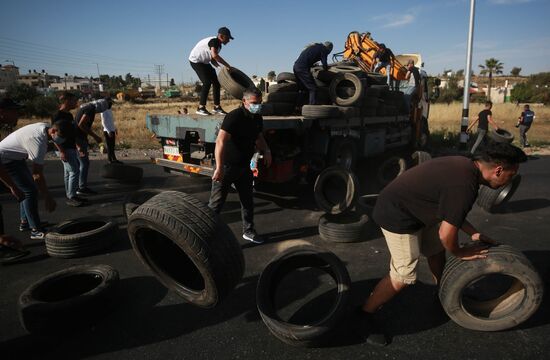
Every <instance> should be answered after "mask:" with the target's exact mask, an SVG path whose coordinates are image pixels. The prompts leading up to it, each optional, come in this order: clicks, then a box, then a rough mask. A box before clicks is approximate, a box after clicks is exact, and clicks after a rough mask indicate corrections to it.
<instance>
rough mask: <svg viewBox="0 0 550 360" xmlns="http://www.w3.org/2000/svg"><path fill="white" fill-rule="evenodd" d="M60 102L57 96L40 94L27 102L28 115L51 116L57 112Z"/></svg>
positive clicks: (26, 111)
mask: <svg viewBox="0 0 550 360" xmlns="http://www.w3.org/2000/svg"><path fill="white" fill-rule="evenodd" d="M58 106H59V103H58V101H57V98H56V97H55V96H38V97H36V98H34V99H32V100H30V101H28V102H27V103H26V104H25V109H24V113H25V114H26V115H27V116H36V117H41V118H49V117H51V116H53V114H54V113H55V112H56V110H57V108H58Z"/></svg>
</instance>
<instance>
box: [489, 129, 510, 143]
mask: <svg viewBox="0 0 550 360" xmlns="http://www.w3.org/2000/svg"><path fill="white" fill-rule="evenodd" d="M487 136H488V137H489V139H491V140H493V141H495V142H501V143H508V144H511V143H512V141H514V135H512V134H511V133H510V132H509V131H508V130H504V129H498V130H494V129H492V130H491V131H489V133H487Z"/></svg>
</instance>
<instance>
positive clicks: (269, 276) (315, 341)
mask: <svg viewBox="0 0 550 360" xmlns="http://www.w3.org/2000/svg"><path fill="white" fill-rule="evenodd" d="M304 268H309V269H311V268H314V269H317V270H321V271H323V272H326V273H327V274H329V275H330V276H331V277H332V279H333V280H334V282H335V287H336V288H335V289H334V290H333V291H331V292H334V293H335V294H334V295H335V296H334V297H333V298H332V299H334V300H333V303H332V306H331V308H330V310H329V312H328V313H326V314H322V315H321V316H320V317H319V319H318V320H313V321H309V322H308V323H306V324H302V323H298V324H297V323H292V322H291V321H292V320H289V321H285V320H283V319H281V317H280V315H279V314H278V311H277V310H278V309H277V304H276V298H275V296H276V292H277V290H278V289H279V288H280V284H281V282H282V280H283V279H284V278H285V277H286V276H287V275H289V274H291V273H293V272H295V271H298V270H301V269H304ZM350 299H351V280H350V277H349V274H348V272H347V270H346V267H345V265H344V264H343V263H342V261H341V260H340V259H339V258H338V257H337V256H336V255H334V254H333V253H332V252H330V251H327V250H324V249H320V248H318V247H314V246H311V245H300V246H294V247H291V248H289V249H287V250H285V251H283V252H282V253H281V254H279V255H277V256H276V257H275V258H274V259H273V260H271V261H270V262H269V264H268V265H267V266H266V268H265V269H264V271H262V274H261V275H260V278H259V280H258V288H257V291H256V303H257V306H258V312H259V313H260V316H261V317H262V320H263V322H264V323H265V325H266V326H267V328H268V329H269V331H270V332H271V333H272V334H273V335H274V336H275V337H277V338H278V339H279V340H281V341H283V342H285V343H287V344H290V345H293V346H318V345H322V344H324V343H326V341H327V340H329V339H330V336H331V335H332V333H333V331H334V329H335V328H336V327H337V325H338V324H340V322H341V321H342V320H343V319H345V317H346V315H347V313H348V311H349V303H350Z"/></svg>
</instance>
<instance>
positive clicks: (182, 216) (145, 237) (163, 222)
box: [128, 191, 245, 308]
mask: <svg viewBox="0 0 550 360" xmlns="http://www.w3.org/2000/svg"><path fill="white" fill-rule="evenodd" d="M128 235H129V238H130V242H131V244H132V247H133V249H134V252H135V253H136V254H137V256H138V258H139V259H140V260H141V261H142V263H143V264H144V265H145V266H146V267H148V268H149V269H150V270H151V271H152V272H153V274H154V275H155V276H156V277H157V279H158V280H159V281H160V282H162V283H163V284H164V285H165V286H166V287H168V288H169V289H171V290H173V291H175V292H176V293H177V294H178V295H179V296H181V297H182V298H183V299H185V300H186V301H187V302H189V303H190V304H193V305H196V306H199V307H203V308H212V307H214V306H216V305H217V304H218V303H219V302H220V301H221V300H222V299H223V298H224V297H225V296H227V294H229V292H230V291H231V290H232V289H233V288H234V287H235V286H236V285H237V284H238V283H239V281H240V279H241V278H242V276H243V273H244V267H245V263H244V257H243V253H242V250H241V247H240V245H239V243H238V241H237V239H236V238H235V236H234V235H233V233H232V232H231V230H230V229H229V227H228V226H227V225H226V224H225V223H224V222H223V221H222V220H221V218H220V217H219V216H218V215H217V214H216V213H215V212H214V211H212V210H211V209H210V208H209V207H208V206H206V205H205V204H203V203H202V202H201V201H199V200H197V199H196V198H194V197H193V196H191V195H188V194H185V193H183V192H178V191H164V192H161V193H159V194H157V195H155V196H153V197H151V198H150V199H149V200H147V201H145V202H144V203H143V204H141V205H140V206H138V207H137V208H136V209H134V210H133V211H132V212H131V214H130V215H129V217H128Z"/></svg>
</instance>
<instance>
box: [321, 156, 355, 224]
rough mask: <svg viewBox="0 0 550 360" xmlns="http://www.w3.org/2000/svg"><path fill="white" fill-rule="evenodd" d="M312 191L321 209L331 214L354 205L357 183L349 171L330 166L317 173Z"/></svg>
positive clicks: (344, 210) (342, 211)
mask: <svg viewBox="0 0 550 360" xmlns="http://www.w3.org/2000/svg"><path fill="white" fill-rule="evenodd" d="M313 193H314V195H315V201H316V202H317V205H318V206H319V208H320V209H321V210H323V211H324V212H326V213H328V214H333V215H336V214H342V213H345V212H346V211H348V210H350V209H351V208H352V207H353V206H354V204H355V199H356V198H357V195H358V193H359V183H358V181H357V177H356V176H355V175H354V174H353V173H352V172H351V171H348V170H346V169H344V168H342V167H339V166H332V167H328V168H326V169H325V170H323V171H322V172H321V174H319V176H318V177H317V180H316V181H315V185H314V187H313Z"/></svg>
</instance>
